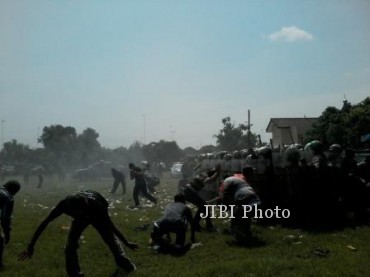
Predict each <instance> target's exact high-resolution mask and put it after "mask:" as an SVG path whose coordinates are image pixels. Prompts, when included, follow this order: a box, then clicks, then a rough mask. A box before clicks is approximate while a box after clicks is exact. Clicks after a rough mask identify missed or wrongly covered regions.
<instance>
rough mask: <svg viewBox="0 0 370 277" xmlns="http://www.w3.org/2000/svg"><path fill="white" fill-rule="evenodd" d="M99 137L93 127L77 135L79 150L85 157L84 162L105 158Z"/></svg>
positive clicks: (81, 155) (88, 162)
mask: <svg viewBox="0 0 370 277" xmlns="http://www.w3.org/2000/svg"><path fill="white" fill-rule="evenodd" d="M98 137H99V134H98V133H97V132H96V131H95V130H94V129H92V128H87V129H85V130H84V131H83V132H82V134H79V135H78V136H77V147H78V148H77V150H78V152H79V153H80V157H83V159H84V161H83V163H84V164H90V163H91V162H93V161H97V160H102V159H103V160H104V158H103V157H102V155H103V153H102V151H101V150H102V148H101V146H100V143H99V141H98Z"/></svg>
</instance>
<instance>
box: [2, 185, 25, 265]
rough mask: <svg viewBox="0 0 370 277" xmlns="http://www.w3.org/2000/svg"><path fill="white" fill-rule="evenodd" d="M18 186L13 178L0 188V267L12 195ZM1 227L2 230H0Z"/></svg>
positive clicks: (7, 231) (6, 236)
mask: <svg viewBox="0 0 370 277" xmlns="http://www.w3.org/2000/svg"><path fill="white" fill-rule="evenodd" d="M20 188H21V186H20V184H19V183H18V182H17V181H14V180H12V181H8V182H6V183H5V184H4V186H3V187H2V188H0V210H1V217H0V220H1V227H0V269H1V268H2V267H3V252H4V244H8V243H9V241H10V230H11V219H12V213H13V205H14V199H13V196H14V195H15V194H16V193H17V192H18V191H19V189H20ZM1 229H2V230H3V231H1ZM3 233H4V234H3Z"/></svg>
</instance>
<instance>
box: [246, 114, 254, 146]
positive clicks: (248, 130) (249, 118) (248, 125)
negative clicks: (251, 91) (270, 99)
mask: <svg viewBox="0 0 370 277" xmlns="http://www.w3.org/2000/svg"><path fill="white" fill-rule="evenodd" d="M252 126H253V124H251V111H250V110H249V109H248V124H247V132H248V133H247V140H248V141H247V143H248V149H249V148H251V144H252V143H251V127H252Z"/></svg>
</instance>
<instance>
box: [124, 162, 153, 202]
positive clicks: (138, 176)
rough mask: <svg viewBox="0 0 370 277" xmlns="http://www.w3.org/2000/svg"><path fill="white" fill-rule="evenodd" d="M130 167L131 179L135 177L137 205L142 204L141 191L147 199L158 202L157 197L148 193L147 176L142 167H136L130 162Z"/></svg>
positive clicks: (134, 195) (134, 193)
mask: <svg viewBox="0 0 370 277" xmlns="http://www.w3.org/2000/svg"><path fill="white" fill-rule="evenodd" d="M128 167H129V168H130V177H131V180H133V179H135V187H134V191H133V197H134V201H135V206H139V205H140V201H139V193H142V194H143V195H144V196H145V197H146V198H147V199H149V200H150V201H152V202H153V203H155V204H157V198H155V197H154V196H152V195H150V194H149V193H148V189H147V184H146V181H145V176H144V173H143V171H142V170H141V168H139V167H136V166H135V165H134V164H133V163H130V164H129V165H128Z"/></svg>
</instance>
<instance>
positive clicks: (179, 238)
mask: <svg viewBox="0 0 370 277" xmlns="http://www.w3.org/2000/svg"><path fill="white" fill-rule="evenodd" d="M187 227H188V225H187V222H186V221H183V220H177V221H170V220H167V219H161V220H158V221H157V222H155V223H154V226H153V231H152V234H151V237H152V240H153V242H154V243H155V244H161V241H162V236H163V235H169V233H175V234H176V241H175V244H176V245H179V246H184V245H185V238H186V229H187Z"/></svg>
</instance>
